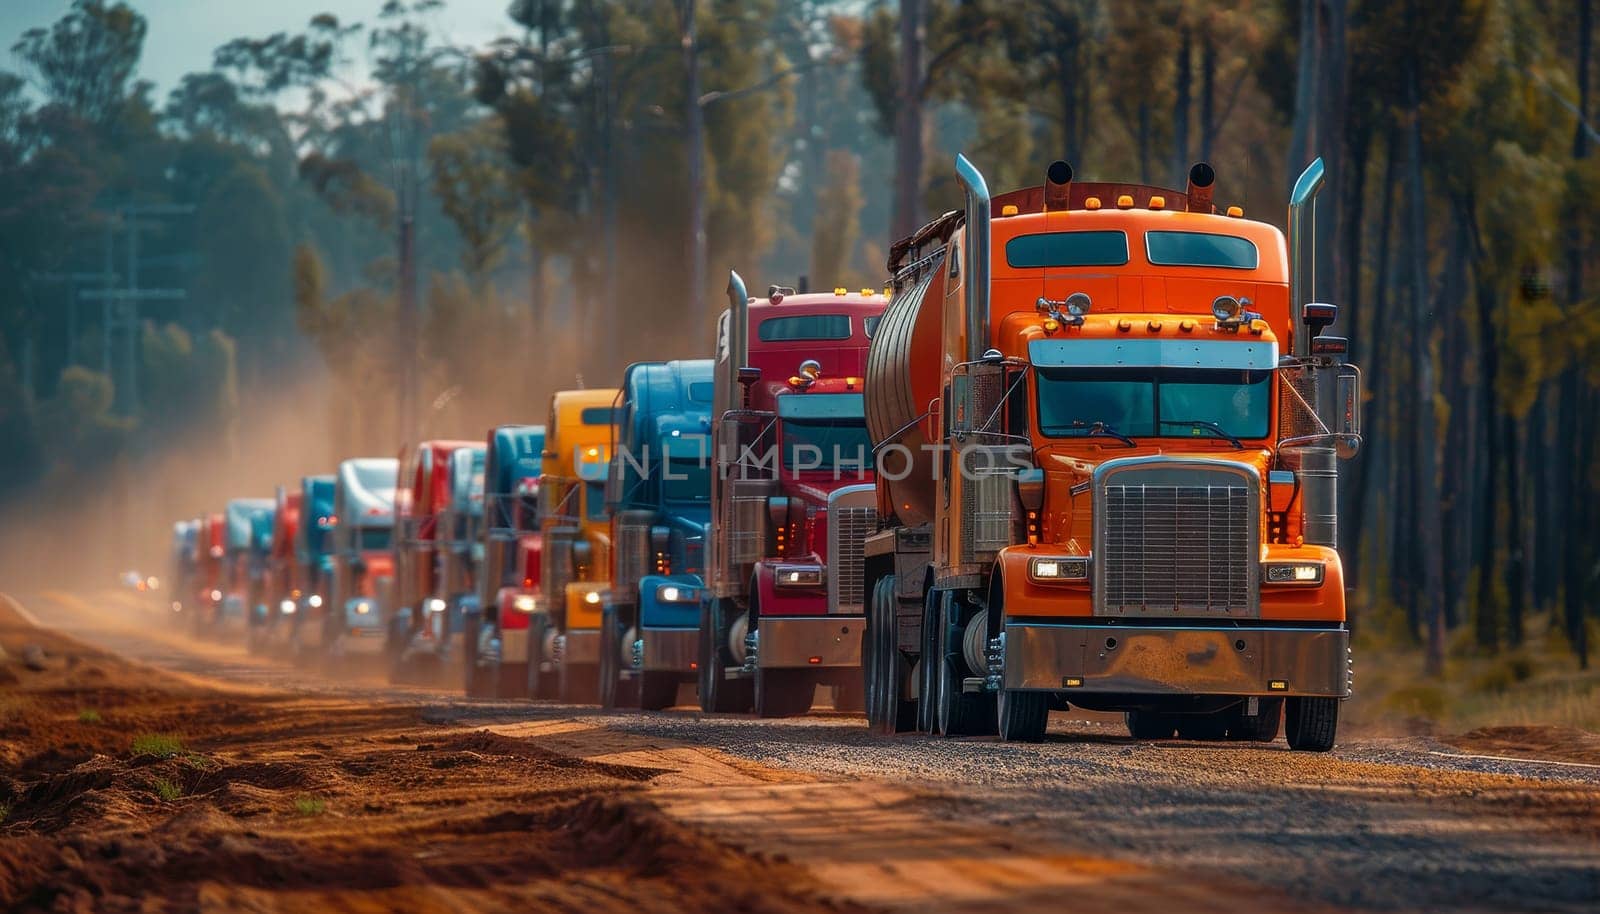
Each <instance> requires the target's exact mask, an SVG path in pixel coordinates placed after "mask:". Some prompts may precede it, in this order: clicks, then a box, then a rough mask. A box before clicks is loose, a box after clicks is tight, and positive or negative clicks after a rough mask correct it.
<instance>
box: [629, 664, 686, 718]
mask: <svg viewBox="0 0 1600 914" xmlns="http://www.w3.org/2000/svg"><path fill="white" fill-rule="evenodd" d="M682 682H683V678H682V677H681V676H679V675H678V674H677V673H661V672H654V673H640V674H639V678H638V679H636V680H635V683H636V684H637V685H638V687H639V708H640V709H641V710H645V711H663V710H666V709H667V708H670V707H672V706H673V705H675V704H677V703H678V686H679V685H681V684H682Z"/></svg>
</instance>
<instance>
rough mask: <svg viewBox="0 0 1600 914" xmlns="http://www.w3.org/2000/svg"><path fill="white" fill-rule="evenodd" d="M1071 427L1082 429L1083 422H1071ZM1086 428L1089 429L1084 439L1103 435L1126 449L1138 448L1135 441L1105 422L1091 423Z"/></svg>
mask: <svg viewBox="0 0 1600 914" xmlns="http://www.w3.org/2000/svg"><path fill="white" fill-rule="evenodd" d="M1072 427H1073V428H1083V427H1084V423H1083V420H1081V419H1080V420H1078V421H1076V422H1073V423H1072ZM1088 428H1089V430H1088V431H1087V432H1085V433H1084V437H1086V438H1094V437H1096V436H1100V435H1103V436H1105V437H1107V438H1115V439H1117V440H1118V441H1120V442H1122V443H1123V444H1126V445H1127V446H1128V447H1138V446H1139V443H1138V442H1137V441H1134V440H1133V439H1132V438H1129V437H1128V436H1127V435H1124V434H1123V433H1121V432H1119V431H1117V430H1116V429H1114V428H1112V427H1111V426H1110V425H1109V424H1107V423H1105V422H1091V423H1089V426H1088Z"/></svg>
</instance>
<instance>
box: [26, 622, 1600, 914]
mask: <svg viewBox="0 0 1600 914" xmlns="http://www.w3.org/2000/svg"><path fill="white" fill-rule="evenodd" d="M19 599H20V605H21V606H22V607H23V609H24V611H25V612H29V613H31V615H33V616H36V617H38V619H39V621H40V622H41V623H42V624H43V625H46V626H49V627H50V628H48V629H40V628H36V627H34V626H32V625H31V624H30V621H29V620H28V619H26V618H24V617H23V615H22V614H20V613H18V612H17V611H16V610H15V609H13V608H11V606H10V605H9V604H8V601H6V600H4V599H0V646H3V648H4V650H5V652H6V655H7V656H8V657H9V659H5V660H0V811H3V812H4V813H5V815H4V816H3V817H0V910H7V911H9V910H79V909H82V910H255V911H304V910H319V909H332V910H342V911H365V910H403V911H428V912H431V911H474V910H503V909H510V908H513V907H518V908H524V909H532V910H572V911H578V910H582V911H599V912H606V911H612V910H624V909H626V910H628V911H647V912H648V911H678V910H692V911H701V910H736V911H798V910H842V911H859V910H895V909H899V910H917V911H985V912H992V911H995V910H1061V909H1063V908H1065V907H1069V906H1070V907H1071V908H1072V909H1075V910H1086V911H1094V910H1110V909H1115V910H1118V911H1124V912H1140V911H1162V912H1169V911H1174V910H1179V911H1189V910H1198V911H1224V910H1226V911H1232V912H1237V911H1239V910H1241V909H1247V910H1272V911H1279V910H1324V909H1362V910H1417V909H1436V910H1514V909H1527V910H1592V908H1593V905H1594V900H1595V899H1596V898H1600V745H1597V742H1596V741H1595V740H1594V738H1593V737H1590V736H1586V735H1583V734H1563V733H1553V732H1550V731H1538V732H1518V731H1501V732H1489V733H1479V734H1474V735H1472V736H1471V737H1470V738H1466V739H1461V740H1456V741H1453V742H1434V741H1429V740H1420V739H1404V740H1393V739H1389V740H1378V739H1366V740H1363V739H1353V740H1352V739H1347V740H1346V741H1345V742H1344V744H1343V745H1342V746H1341V747H1340V748H1339V749H1338V750H1336V751H1335V752H1334V753H1332V754H1330V755H1327V756H1314V755H1304V754H1291V753H1289V752H1288V751H1287V750H1286V749H1285V748H1284V747H1282V745H1281V744H1278V745H1274V746H1249V747H1240V746H1237V745H1220V744H1217V745H1208V744H1201V743H1185V742H1171V743H1162V744H1137V743H1133V742H1131V741H1129V740H1128V739H1127V738H1126V736H1125V733H1124V731H1122V729H1121V728H1120V726H1114V725H1112V724H1110V723H1103V722H1095V721H1079V720H1072V719H1068V718H1066V717H1064V716H1063V717H1062V718H1061V719H1059V720H1055V721H1053V722H1052V730H1051V737H1050V739H1049V740H1048V741H1047V742H1046V743H1044V744H1042V745H1035V746H1025V745H1014V744H1001V743H998V742H994V741H988V740H957V741H934V740H929V739H927V738H923V737H911V736H907V737H902V738H897V739H893V740H883V739H879V738H874V737H871V736H869V735H868V734H867V733H866V731H865V728H864V725H863V723H862V722H861V721H860V720H859V718H854V717H846V716H813V717H808V718H805V719H800V720H793V721H777V722H772V721H756V720H751V719H744V718H732V717H724V718H706V717H703V716H702V715H699V714H698V713H691V712H689V711H687V710H680V711H675V712H668V713H663V714H629V713H604V712H599V711H596V710H593V709H582V708H573V707H568V706H560V705H552V704H533V703H528V702H485V701H468V700H465V699H462V698H460V697H459V696H456V695H452V694H446V693H442V692H429V691H426V690H420V689H406V688H398V687H392V686H388V685H386V684H383V683H379V682H372V681H334V680H329V679H325V678H322V677H320V676H313V675H310V674H307V673H305V672H303V671H298V670H294V669H292V668H289V667H287V666H286V665H283V664H280V663H274V662H271V661H267V660H261V659H257V658H251V657H249V656H247V655H245V654H244V652H243V651H242V650H239V649H236V648H233V647H227V646H219V645H213V644H204V643H196V642H191V641H188V640H186V639H184V638H181V637H177V636H173V635H169V634H167V633H166V632H165V630H164V628H163V626H162V625H161V624H160V623H161V618H160V616H159V614H157V613H155V612H154V611H152V610H151V609H149V608H147V607H146V606H145V605H143V604H141V603H140V602H139V601H138V600H136V599H134V598H133V597H132V595H130V594H123V593H112V594H94V595H77V594H70V593H64V592H50V593H42V594H26V595H19ZM52 629H53V630H52ZM30 644H37V645H40V646H42V647H43V648H44V650H45V654H46V657H45V663H44V664H42V665H43V666H44V667H45V668H44V669H43V670H42V671H40V670H33V669H30V668H29V667H28V665H27V664H26V663H25V662H23V654H24V651H25V649H26V648H27V646H28V645H30ZM36 665H37V664H36ZM169 733H170V734H176V735H177V736H178V737H180V738H181V745H172V744H163V743H161V742H160V741H155V745H154V746H152V745H149V743H151V742H152V741H150V740H148V739H147V740H145V741H144V744H142V746H141V748H142V749H144V750H145V751H144V753H143V754H140V753H138V752H135V751H134V741H135V739H136V738H137V737H139V736H141V735H146V734H169ZM152 749H154V751H151V750H152ZM1530 754H1537V758H1539V759H1541V760H1540V761H1527V760H1521V759H1518V758H1516V756H1527V755H1530ZM161 755H167V756H168V757H165V758H161V757H158V756H161Z"/></svg>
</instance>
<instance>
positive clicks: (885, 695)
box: [861, 574, 917, 736]
mask: <svg viewBox="0 0 1600 914" xmlns="http://www.w3.org/2000/svg"><path fill="white" fill-rule="evenodd" d="M894 588H895V576H894V575H892V574H891V575H886V576H884V577H881V578H879V579H878V582H877V584H876V585H874V586H873V588H872V603H871V604H870V605H869V606H868V609H867V632H866V638H865V640H866V644H865V645H863V650H862V651H861V676H862V680H863V685H864V686H865V690H866V695H865V702H866V706H867V726H869V727H871V728H872V730H873V732H876V733H882V734H884V735H886V736H887V735H890V734H894V733H904V732H906V731H907V730H910V729H911V728H912V727H915V726H916V725H917V703H916V702H914V701H906V700H905V699H904V698H902V697H901V696H903V695H904V694H905V687H906V680H907V679H908V678H909V677H910V675H911V664H910V663H908V662H906V656H905V654H902V653H901V652H900V632H899V624H900V623H899V619H898V618H897V617H896V612H895V611H896V606H895V595H894Z"/></svg>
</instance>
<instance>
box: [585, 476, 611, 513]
mask: <svg viewBox="0 0 1600 914" xmlns="http://www.w3.org/2000/svg"><path fill="white" fill-rule="evenodd" d="M583 510H584V513H585V515H586V516H587V517H588V518H589V519H590V520H605V519H606V484H605V483H604V482H586V483H584V484H583Z"/></svg>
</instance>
